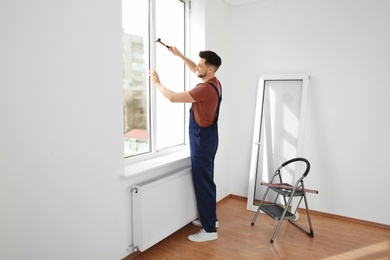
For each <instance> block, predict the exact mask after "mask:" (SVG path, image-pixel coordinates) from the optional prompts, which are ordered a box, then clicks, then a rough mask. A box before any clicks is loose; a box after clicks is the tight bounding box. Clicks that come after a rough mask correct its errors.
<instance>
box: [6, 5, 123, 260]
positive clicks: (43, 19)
mask: <svg viewBox="0 0 390 260" xmlns="http://www.w3.org/2000/svg"><path fill="white" fill-rule="evenodd" d="M120 8H121V4H120V1H112V0H101V1H92V0H89V1H88V0H83V1H55V0H51V1H44V0H37V1H28V0H21V1H11V0H5V1H3V0H2V1H1V4H0V32H1V41H0V86H1V94H0V121H1V128H0V161H1V163H0V186H1V188H0V211H1V213H0V245H1V246H0V247H1V249H0V259H67V260H68V259H120V258H122V257H124V256H125V255H127V254H128V252H127V251H126V248H127V246H129V243H130V239H131V237H130V231H131V230H130V225H129V216H130V212H129V209H130V208H129V207H128V203H129V198H128V197H129V195H128V194H127V193H126V191H125V188H126V187H127V183H126V182H124V181H123V180H121V179H120V178H119V176H120V174H121V173H122V172H123V159H122V158H123V151H122V150H123V143H122V137H121V129H122V118H121V113H122V103H121V100H122V99H123V97H122V89H121V86H122V83H121V77H122V74H121V55H122V54H121V26H120V24H121V20H120V19H121V18H120V13H121V12H120Z"/></svg>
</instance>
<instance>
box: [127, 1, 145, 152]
mask: <svg viewBox="0 0 390 260" xmlns="http://www.w3.org/2000/svg"><path fill="white" fill-rule="evenodd" d="M122 29H123V34H122V55H123V98H124V100H123V113H124V124H123V125H124V129H123V133H124V151H125V157H128V156H133V155H137V154H141V153H145V152H150V150H151V149H150V129H149V126H150V116H149V111H150V109H149V88H148V68H149V56H148V46H149V45H148V42H149V37H148V32H149V30H148V1H136V0H122Z"/></svg>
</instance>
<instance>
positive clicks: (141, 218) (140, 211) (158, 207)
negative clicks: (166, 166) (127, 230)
mask: <svg viewBox="0 0 390 260" xmlns="http://www.w3.org/2000/svg"><path fill="white" fill-rule="evenodd" d="M130 191H131V197H132V212H133V248H135V249H136V250H139V251H144V250H146V249H148V248H149V247H151V246H153V245H154V244H156V243H158V242H159V241H161V240H162V239H164V238H166V237H167V236H169V235H171V234H172V233H174V232H175V231H177V230H179V229H180V228H182V227H184V226H185V225H187V224H188V223H189V222H191V221H192V220H194V219H195V218H196V217H197V215H198V212H197V207H196V200H195V194H194V187H193V183H192V176H191V168H185V169H181V170H179V171H176V172H172V173H169V174H166V175H164V176H161V177H158V178H156V179H152V180H149V181H145V182H143V183H140V184H137V185H133V186H132V187H131V188H130Z"/></svg>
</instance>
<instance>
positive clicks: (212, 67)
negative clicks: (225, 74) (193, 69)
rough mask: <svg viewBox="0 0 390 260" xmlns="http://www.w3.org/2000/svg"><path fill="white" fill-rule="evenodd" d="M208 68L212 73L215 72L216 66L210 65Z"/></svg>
mask: <svg viewBox="0 0 390 260" xmlns="http://www.w3.org/2000/svg"><path fill="white" fill-rule="evenodd" d="M207 70H208V71H209V72H211V73H215V66H208V67H207Z"/></svg>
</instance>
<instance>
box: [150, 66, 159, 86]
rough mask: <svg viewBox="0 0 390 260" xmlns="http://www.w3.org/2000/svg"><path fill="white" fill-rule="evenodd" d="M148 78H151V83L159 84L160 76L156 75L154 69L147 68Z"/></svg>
mask: <svg viewBox="0 0 390 260" xmlns="http://www.w3.org/2000/svg"><path fill="white" fill-rule="evenodd" d="M149 75H150V79H151V80H152V82H153V84H154V85H155V86H157V85H158V84H160V83H161V82H160V77H159V76H158V74H157V72H156V71H155V70H154V69H150V70H149Z"/></svg>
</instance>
